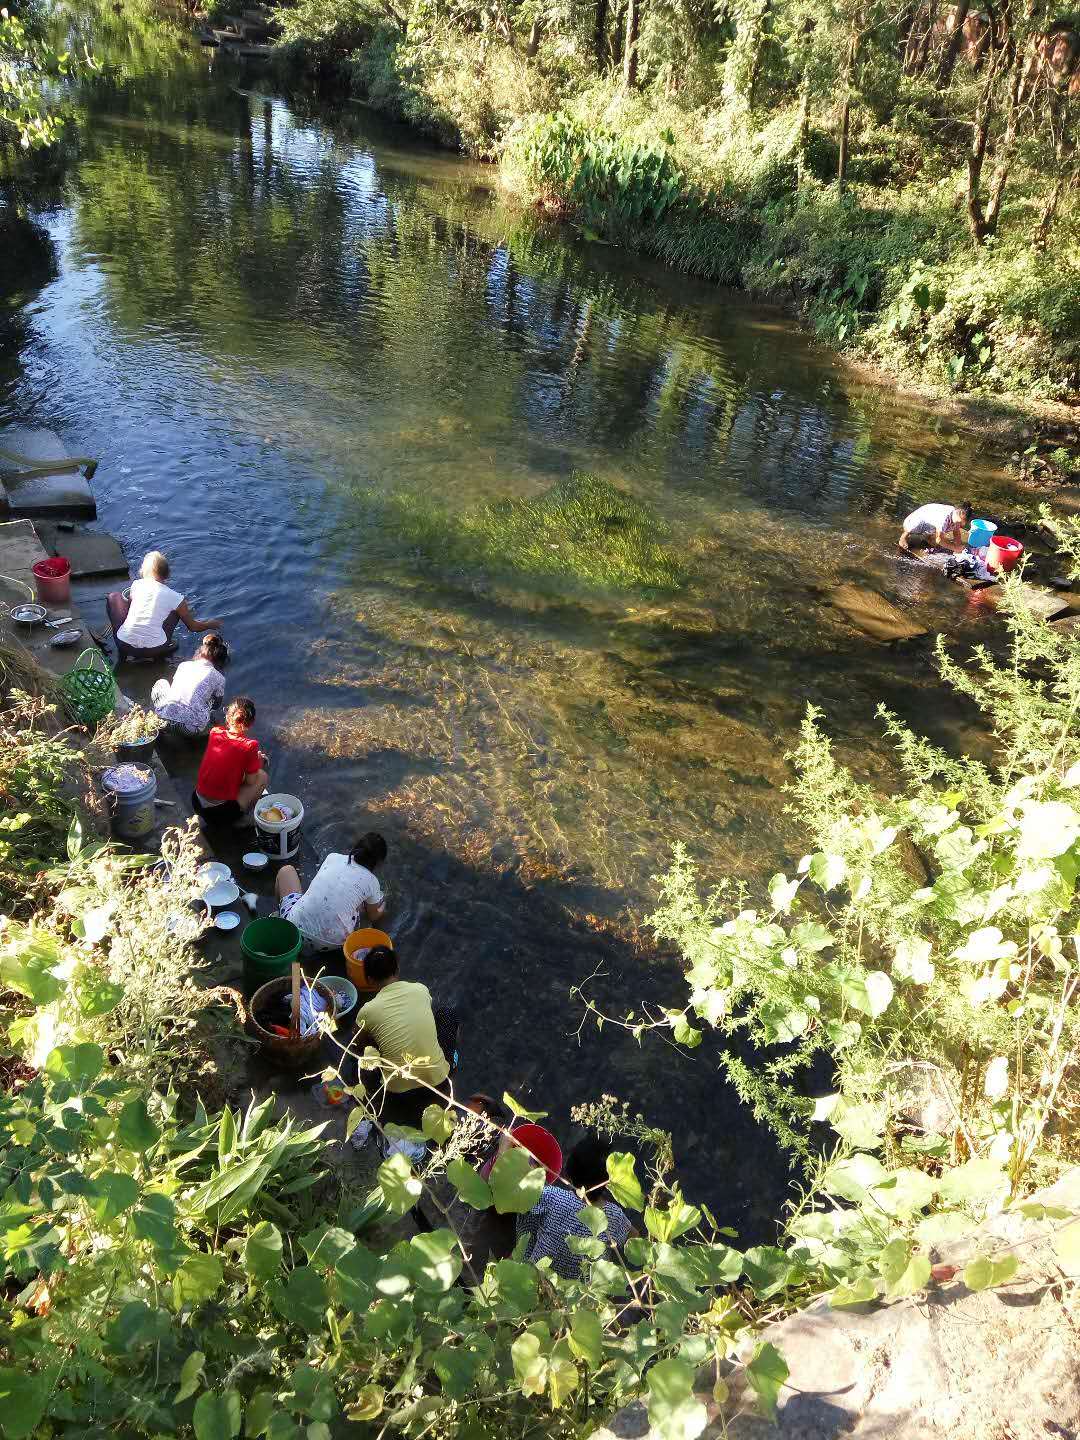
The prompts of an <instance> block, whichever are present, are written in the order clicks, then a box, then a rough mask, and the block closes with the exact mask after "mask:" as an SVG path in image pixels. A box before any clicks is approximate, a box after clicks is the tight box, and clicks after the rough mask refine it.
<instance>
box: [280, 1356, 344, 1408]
mask: <svg viewBox="0 0 1080 1440" xmlns="http://www.w3.org/2000/svg"><path fill="white" fill-rule="evenodd" d="M290 1384H291V1386H292V1389H291V1391H289V1392H287V1393H286V1395H285V1396H284V1402H285V1408H286V1409H287V1410H291V1411H292V1412H293V1413H294V1414H300V1415H306V1416H307V1417H308V1419H310V1420H319V1421H324V1420H332V1419H333V1418H334V1416H335V1415H336V1414H337V1408H338V1407H337V1399H336V1397H335V1395H334V1382H333V1380H332V1379H331V1378H330V1376H329V1375H327V1374H326V1373H325V1372H324V1371H322V1370H317V1369H316V1368H315V1366H314V1365H298V1366H297V1367H296V1369H295V1370H294V1371H293V1373H292V1379H291V1381H290Z"/></svg>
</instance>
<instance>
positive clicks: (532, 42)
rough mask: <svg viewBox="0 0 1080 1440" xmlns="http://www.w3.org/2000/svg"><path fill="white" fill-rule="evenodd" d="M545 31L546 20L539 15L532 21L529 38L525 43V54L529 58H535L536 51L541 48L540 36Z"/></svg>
mask: <svg viewBox="0 0 1080 1440" xmlns="http://www.w3.org/2000/svg"><path fill="white" fill-rule="evenodd" d="M543 33H544V22H543V20H541V19H540V17H539V16H537V18H536V19H535V20H534V21H533V23H532V29H531V30H530V31H529V38H528V40H527V41H526V44H525V55H526V57H527V58H528V59H529V60H532V59H534V58H535V56H536V52H537V51H538V50H539V49H540V37H541V36H542V35H543Z"/></svg>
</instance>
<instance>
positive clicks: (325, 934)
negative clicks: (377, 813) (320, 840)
mask: <svg viewBox="0 0 1080 1440" xmlns="http://www.w3.org/2000/svg"><path fill="white" fill-rule="evenodd" d="M385 859H386V841H385V840H384V839H383V837H382V836H381V835H378V834H376V833H375V831H373V830H372V831H370V832H369V833H368V834H367V835H364V836H363V837H362V838H361V839H360V840H358V841H357V842H356V844H355V845H354V846H353V848H352V849H351V850H350V851H349V853H348V855H336V854H331V855H327V857H326V859H325V860H324V861H323V863H322V864H321V865H320V866H319V868H318V870H317V871H316V874H315V878H314V880H312V882H311V884H310V885H309V886H308V888H307V889H306V890H305V889H304V888H303V886H302V885H301V884H300V876H299V874H298V873H297V871H296V869H295V867H294V866H292V865H282V867H281V869H280V870H279V871H278V873H277V879H276V881H275V882H274V886H275V890H276V892H277V899H278V914H279V915H280V916H281V918H282V919H283V920H291V921H292V923H293V924H294V925H295V926H296V928H297V929H298V930H299V931H300V934H301V935H302V936H303V937H304V939H305V940H307V941H308V942H309V943H310V944H312V945H315V946H317V947H318V948H319V949H323V950H340V949H341V947H342V945H343V944H344V943H345V940H346V938H347V937H348V936H349V935H351V934H352V932H353V931H354V930H356V929H358V928H362V927H364V926H367V925H377V924H378V923H379V921H380V920H381V919H382V917H383V916H384V915H385V913H386V901H385V899H384V897H383V892H382V886H381V885H380V884H379V882H378V880H376V878H375V870H376V868H377V867H378V866H379V865H381V864H382V862H383V861H384V860H385Z"/></svg>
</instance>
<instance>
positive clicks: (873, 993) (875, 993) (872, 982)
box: [865, 970, 893, 1020]
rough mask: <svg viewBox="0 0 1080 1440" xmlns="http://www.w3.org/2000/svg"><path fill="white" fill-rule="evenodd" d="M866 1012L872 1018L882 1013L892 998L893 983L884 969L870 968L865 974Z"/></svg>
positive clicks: (874, 1018)
mask: <svg viewBox="0 0 1080 1440" xmlns="http://www.w3.org/2000/svg"><path fill="white" fill-rule="evenodd" d="M865 983H866V1000H867V1005H866V1013H867V1015H869V1016H870V1018H871V1019H872V1020H876V1019H877V1017H878V1016H879V1015H884V1013H885V1011H886V1010H887V1009H888V1008H889V1005H890V1004H891V1002H892V998H893V983H892V981H891V980H890V979H889V977H888V975H886V974H885V971H884V970H870V971H868V972H867V975H866V982H865Z"/></svg>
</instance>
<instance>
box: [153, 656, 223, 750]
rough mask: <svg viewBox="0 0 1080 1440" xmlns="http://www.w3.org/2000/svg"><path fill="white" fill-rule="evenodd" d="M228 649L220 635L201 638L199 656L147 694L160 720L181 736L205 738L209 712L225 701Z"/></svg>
mask: <svg viewBox="0 0 1080 1440" xmlns="http://www.w3.org/2000/svg"><path fill="white" fill-rule="evenodd" d="M228 663H229V647H228V646H227V645H226V644H225V641H224V640H222V638H221V636H220V635H214V634H210V635H204V636H203V639H202V644H201V645H200V646H199V653H198V654H197V655H196V656H195V657H194V659H192V660H183V661H181V663H180V664H179V665H178V666H177V667H176V674H175V675H174V676H173V677H172V679H171V680H158V681H156V682H155V684H154V688H153V689H152V690H151V691H150V702H151V704H152V705H153V707H154V709H155V711H156V712H157V713H158V715H160V716H161V718H162V720H167V721H168V722H169V724H170V725H171V726H173V727H174V728H175V729H177V730H180V731H182V732H183V733H184V734H185V735H191V736H195V735H205V734H206V732H207V731H208V730H209V729H210V712H211V710H212V709H213V708H214V706H215V705H220V704H221V702H222V700H224V698H225V676H224V675H222V673H221V672H222V670H223V669H224V668H225V666H226V665H227V664H228Z"/></svg>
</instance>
